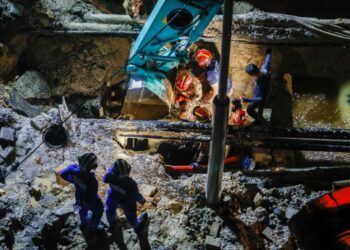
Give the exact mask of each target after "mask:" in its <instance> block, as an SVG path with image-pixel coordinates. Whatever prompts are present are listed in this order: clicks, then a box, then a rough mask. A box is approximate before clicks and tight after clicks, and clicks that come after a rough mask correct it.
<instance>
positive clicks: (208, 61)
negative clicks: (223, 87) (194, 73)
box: [194, 49, 232, 103]
mask: <svg viewBox="0 0 350 250" xmlns="http://www.w3.org/2000/svg"><path fill="white" fill-rule="evenodd" d="M194 60H195V61H196V62H197V64H198V66H199V67H200V68H202V69H204V72H203V73H202V74H201V75H200V76H199V79H200V81H201V82H202V84H205V83H207V84H209V86H210V90H209V92H208V95H206V97H205V98H204V100H203V101H204V102H208V103H212V101H213V99H214V97H215V96H216V95H217V94H218V90H219V73H220V63H219V62H218V61H217V60H215V59H213V54H212V53H211V52H210V51H209V50H207V49H198V50H196V52H195V53H194ZM231 90H232V81H231V80H230V79H229V80H228V83H227V94H229V93H230V91H231Z"/></svg>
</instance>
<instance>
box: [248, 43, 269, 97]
mask: <svg viewBox="0 0 350 250" xmlns="http://www.w3.org/2000/svg"><path fill="white" fill-rule="evenodd" d="M270 64H271V50H270V49H269V50H267V52H266V56H265V62H264V64H263V65H262V66H261V69H260V72H261V73H262V75H261V76H259V77H258V78H257V79H256V80H255V81H254V90H253V97H252V98H243V100H244V101H245V102H264V101H265V99H266V97H267V93H268V90H269V88H270V82H271V79H270V78H271V73H270Z"/></svg>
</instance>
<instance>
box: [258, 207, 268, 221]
mask: <svg viewBox="0 0 350 250" xmlns="http://www.w3.org/2000/svg"><path fill="white" fill-rule="evenodd" d="M255 214H256V216H257V217H258V218H262V217H265V216H266V214H267V211H266V209H265V208H263V207H257V208H256V209H255Z"/></svg>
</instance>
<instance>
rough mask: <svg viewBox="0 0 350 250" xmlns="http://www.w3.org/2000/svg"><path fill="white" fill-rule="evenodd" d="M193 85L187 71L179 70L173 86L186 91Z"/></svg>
mask: <svg viewBox="0 0 350 250" xmlns="http://www.w3.org/2000/svg"><path fill="white" fill-rule="evenodd" d="M192 83H193V78H192V75H191V73H190V72H189V71H187V70H181V71H180V72H178V73H177V74H176V79H175V85H176V87H177V88H178V89H180V90H186V89H188V88H189V87H190V86H191V84H192Z"/></svg>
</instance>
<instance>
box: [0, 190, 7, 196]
mask: <svg viewBox="0 0 350 250" xmlns="http://www.w3.org/2000/svg"><path fill="white" fill-rule="evenodd" d="M4 194H6V191H5V190H3V189H1V188H0V196H3V195H4Z"/></svg>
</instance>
